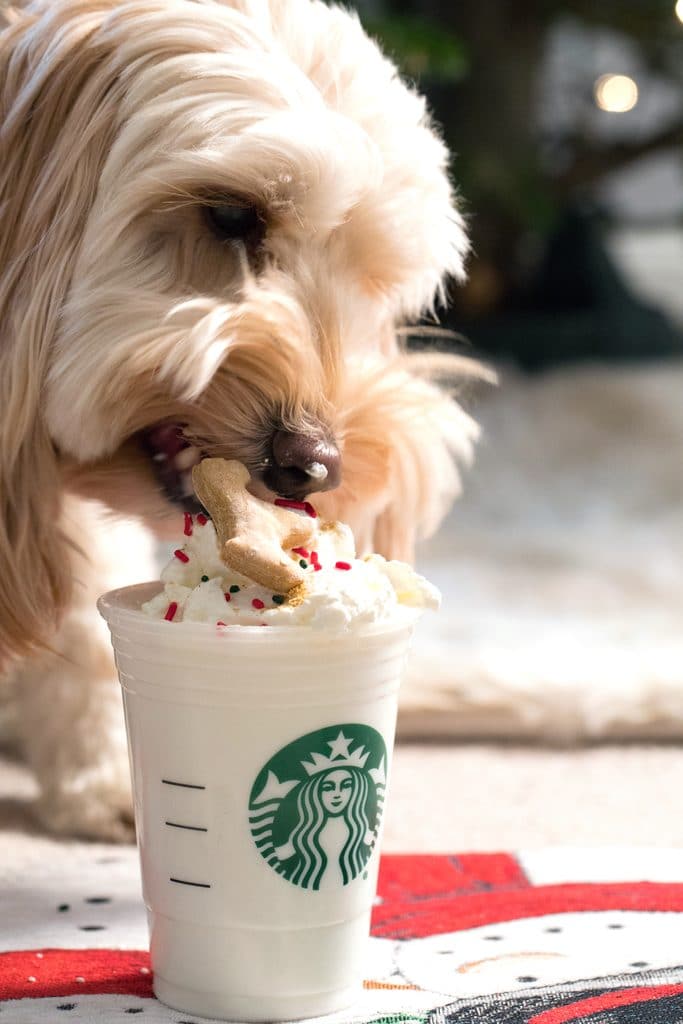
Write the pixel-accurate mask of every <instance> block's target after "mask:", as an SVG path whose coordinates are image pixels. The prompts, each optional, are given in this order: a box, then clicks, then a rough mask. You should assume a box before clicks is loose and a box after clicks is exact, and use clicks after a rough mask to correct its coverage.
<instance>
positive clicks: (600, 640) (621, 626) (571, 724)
mask: <svg viewBox="0 0 683 1024" xmlns="http://www.w3.org/2000/svg"><path fill="white" fill-rule="evenodd" d="M474 411H475V414H476V415H477V416H478V418H479V420H480V422H481V423H482V425H483V440H482V442H481V444H480V447H479V451H478V458H477V462H476V465H475V467H474V469H473V470H471V471H470V473H469V474H468V475H467V477H466V480H465V495H464V497H463V498H462V499H461V501H460V502H459V503H458V505H457V506H456V508H455V510H454V512H453V514H452V515H451V516H450V518H449V520H448V521H447V523H446V524H445V526H444V527H443V528H442V530H441V532H440V533H439V535H438V536H437V537H436V538H435V539H433V540H432V541H430V542H429V543H428V544H427V545H425V546H424V548H423V550H422V552H421V557H420V567H421V569H422V571H423V572H424V573H425V574H426V575H427V576H428V577H429V578H430V579H431V580H432V581H433V582H435V583H436V584H437V585H438V586H440V587H441V588H442V590H443V593H444V608H443V611H442V612H441V613H440V614H439V616H436V617H432V616H429V617H425V621H424V622H423V624H422V626H421V627H420V631H419V637H418V641H417V644H416V654H415V657H414V659H413V664H412V667H411V672H410V677H409V680H408V683H407V685H406V686H405V688H404V691H403V706H402V715H401V721H400V731H401V732H402V734H403V735H413V736H414V735H422V736H424V735H438V736H455V735H457V736H464V735H465V736H467V735H478V736H492V735H493V736H501V735H514V736H534V737H540V738H549V739H555V740H557V739H560V740H565V739H566V740H570V739H574V738H578V737H589V738H590V737H636V736H637V737H666V736H669V737H673V736H681V735H683V633H682V630H681V612H682V610H683V363H677V362H670V363H669V362H668V363H663V364H661V365H651V366H644V365H642V364H640V365H632V366H623V367H615V368H604V367H587V368H579V369H569V370H563V371H561V372H554V373H551V374H546V375H542V376H537V377H531V378H527V377H522V376H518V375H516V374H512V373H505V372H503V374H502V380H501V384H500V387H499V388H498V389H497V391H496V393H495V394H490V395H489V396H488V397H487V398H486V399H485V400H484V401H483V402H482V403H481V404H480V405H479V406H478V407H477V408H475V410H474Z"/></svg>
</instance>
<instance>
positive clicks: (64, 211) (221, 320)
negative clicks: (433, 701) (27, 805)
mask: <svg viewBox="0 0 683 1024" xmlns="http://www.w3.org/2000/svg"><path fill="white" fill-rule="evenodd" d="M5 17H6V20H7V23H8V24H7V27H6V28H5V29H4V31H3V33H2V34H1V35H0V107H1V116H0V208H1V209H2V217H3V230H2V232H1V233H0V566H1V567H2V572H1V573H0V663H2V664H3V665H4V667H5V669H6V670H9V672H10V675H11V679H12V681H13V688H14V689H13V692H14V698H13V699H14V701H15V707H16V709H18V711H19V734H20V738H21V740H22V742H23V746H24V751H25V754H26V756H27V758H28V760H29V762H30V763H31V764H32V765H33V767H34V768H35V770H36V772H37V774H38V777H39V781H40V783H41V786H42V798H41V803H40V813H41V815H42V817H43V820H44V821H45V822H46V823H47V824H48V825H49V826H50V827H52V828H54V829H56V830H60V831H80V832H84V833H87V834H90V835H99V836H103V837H110V836H117V835H123V834H126V828H127V824H126V821H125V819H126V817H127V814H128V806H129V796H128V784H127V767H126V763H125V747H124V744H123V741H122V730H121V722H120V712H119V710H118V693H117V689H116V685H115V675H114V670H113V664H112V661H111V657H110V655H109V649H108V643H107V638H106V636H105V631H104V629H103V627H102V626H101V624H100V623H99V622H98V620H97V615H96V612H95V611H94V599H95V597H96V596H97V594H98V593H100V592H102V591H103V590H105V589H107V588H108V587H110V586H111V585H112V583H113V582H118V581H120V582H126V583H129V582H133V581H135V580H136V579H140V578H143V577H145V576H149V575H150V574H151V573H152V572H153V568H152V566H151V563H150V561H149V559H148V557H147V554H145V550H146V549H145V543H146V542H145V541H144V540H142V539H139V538H138V539H136V540H132V539H131V534H130V532H129V531H128V532H126V533H125V537H124V535H120V536H119V535H117V534H116V532H115V531H114V528H113V526H112V525H111V523H112V520H111V514H112V513H116V514H118V515H120V516H121V515H122V516H125V517H127V518H129V519H130V518H131V517H132V518H133V519H135V520H137V521H138V522H143V523H144V524H146V526H147V527H149V528H151V529H152V530H153V531H154V532H155V533H156V534H157V535H165V536H172V535H177V534H178V533H179V532H180V528H179V511H178V508H177V507H176V506H174V505H173V504H171V503H169V502H168V501H167V500H166V499H165V497H164V496H163V494H162V492H161V490H160V488H159V485H158V483H157V478H156V476H155V474H154V472H153V468H152V466H151V464H150V460H149V458H148V456H147V455H145V453H144V452H143V450H142V448H141V446H140V443H139V437H140V433H139V432H140V431H143V430H145V429H146V428H149V427H150V426H151V425H152V424H155V423H158V422H167V421H172V422H179V423H182V424H184V425H185V435H186V437H187V438H188V439H189V440H190V441H191V442H192V444H193V445H194V446H196V448H198V449H200V450H201V451H202V452H203V453H204V454H209V455H213V456H224V457H229V458H237V459H240V460H242V461H243V462H245V463H246V464H247V465H248V466H249V467H250V469H251V470H252V472H253V473H254V475H255V477H256V476H258V469H259V467H260V466H262V465H263V464H264V460H265V458H266V453H267V445H268V443H269V439H270V437H271V435H272V431H273V429H274V425H282V426H285V427H287V428H288V429H291V430H299V431H302V430H306V429H307V427H308V426H309V425H310V424H322V425H324V428H325V430H326V431H328V432H329V433H330V434H332V435H334V436H335V437H336V440H337V443H338V445H339V448H340V450H341V451H342V456H343V474H344V475H343V482H342V484H341V486H340V487H339V489H338V490H336V491H333V492H330V493H328V494H325V495H321V496H320V497H319V499H317V504H318V506H319V507H320V510H321V512H322V513H323V514H324V515H326V516H333V517H335V518H337V517H338V518H342V519H345V520H346V521H348V522H349V523H350V524H351V525H352V526H353V528H354V530H355V531H356V535H357V538H358V542H359V547H360V548H361V549H366V548H369V547H371V546H374V547H376V548H377V549H378V550H380V551H383V552H385V553H386V554H389V555H393V556H397V557H402V558H410V556H411V553H412V548H413V542H414V539H415V536H416V535H417V534H419V533H427V532H430V531H432V530H433V529H434V528H435V527H436V525H437V524H438V522H439V520H440V518H441V515H442V514H443V512H444V511H445V509H446V507H447V506H448V504H449V502H450V500H451V498H452V497H453V495H454V494H455V492H456V490H457V486H458V477H457V470H456V465H455V459H457V458H458V457H460V458H463V459H466V458H467V457H468V456H469V452H470V446H471V441H472V439H473V437H474V432H475V431H474V426H473V424H472V422H471V420H470V419H469V418H468V417H467V416H466V415H465V414H464V413H463V412H462V410H461V409H460V407H459V406H458V405H457V404H456V403H455V402H454V401H453V400H452V399H451V398H450V397H448V396H447V395H446V394H445V393H444V392H443V391H441V390H440V389H439V388H437V387H436V386H435V385H434V384H432V383H430V382H429V378H430V376H432V375H433V372H434V371H436V372H437V373H438V374H440V375H443V373H444V370H445V369H446V370H447V372H449V373H452V372H453V371H454V370H455V371H462V372H465V373H468V372H471V369H470V368H469V367H468V366H467V364H466V363H465V362H464V361H463V363H462V364H455V363H452V364H450V365H448V366H447V367H445V365H444V360H440V359H437V360H436V362H434V357H432V358H431V359H430V358H425V357H422V358H421V357H418V356H408V355H406V354H405V353H404V352H403V351H402V348H401V345H400V344H399V341H398V337H399V334H400V331H399V330H398V329H399V328H400V327H401V325H404V324H406V323H409V322H410V321H412V320H414V319H415V318H417V317H419V316H420V315H422V314H424V313H425V312H428V311H430V310H433V307H434V303H435V301H436V300H437V299H438V298H439V297H441V296H442V288H443V282H444V280H445V278H446V276H447V275H449V274H451V275H456V276H458V275H460V274H461V273H462V263H463V258H464V255H465V252H466V240H465V234H464V231H463V226H462V222H461V218H460V216H459V214H458V213H457V212H456V210H455V208H454V205H453V197H452V192H451V189H450V186H449V183H448V179H447V175H446V166H447V154H446V150H445V148H444V146H443V144H442V142H441V141H440V140H439V138H438V137H437V135H436V134H435V133H434V131H433V129H432V127H431V125H430V122H429V118H428V116H427V114H426V112H425V105H424V101H423V100H422V99H421V98H420V97H419V96H418V95H417V94H416V93H415V92H413V91H412V90H411V89H409V88H408V87H407V86H406V85H405V84H404V83H402V82H401V80H400V79H399V78H398V76H397V73H396V70H395V68H394V67H393V65H392V64H391V63H390V62H389V61H388V60H387V59H386V58H384V57H383V56H382V55H381V53H380V52H379V50H378V49H377V47H376V45H375V44H374V42H372V41H371V40H370V39H368V37H367V36H366V35H365V34H364V33H363V31H362V29H361V27H360V25H359V23H358V21H357V19H356V18H355V17H354V16H352V15H350V14H349V13H347V12H345V11H343V10H341V9H339V8H334V7H327V6H325V5H324V4H322V3H319V2H317V0H33V2H31V3H28V4H27V5H26V6H25V7H22V8H21V9H18V8H10V9H6V11H5ZM229 197H238V199H239V201H240V202H244V203H248V204H250V205H253V207H254V208H256V209H258V211H259V212H260V216H261V218H262V220H263V222H264V223H265V224H266V225H267V230H266V234H265V238H264V239H263V242H262V244H261V245H260V246H259V248H258V251H257V252H249V251H247V248H246V247H245V246H242V247H240V246H235V245H226V244H225V242H223V241H220V240H219V239H217V238H216V237H215V235H214V234H212V232H211V231H210V230H209V229H208V226H207V218H206V210H207V207H211V206H212V205H215V204H217V203H221V202H225V201H226V199H227V198H229ZM117 529H120V527H117ZM22 659H23V660H22Z"/></svg>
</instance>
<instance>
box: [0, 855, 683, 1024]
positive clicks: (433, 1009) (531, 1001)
mask: <svg viewBox="0 0 683 1024" xmlns="http://www.w3.org/2000/svg"><path fill="white" fill-rule="evenodd" d="M146 948H147V931H146V921H145V915H144V908H143V905H142V901H141V896H140V882H139V873H138V862H137V852H136V851H135V850H134V849H129V848H111V850H108V851H103V848H101V847H100V848H96V847H93V848H89V847H86V846H77V847H75V849H74V851H73V852H72V854H71V855H70V856H65V857H60V858H57V859H55V860H51V862H50V863H34V864H32V865H29V866H28V867H27V868H25V869H23V870H22V871H19V870H13V871H12V872H4V873H2V874H1V875H0V1024H43V1022H45V1024H47V1022H51V1024H55V1022H56V1024H62V1022H63V1024H76V1022H79V1024H85V1022H88V1024H89V1022H97V1024H126V1022H129V1021H131V1020H132V1019H133V1018H135V1019H137V1020H139V1021H140V1022H141V1024H162V1022H163V1024H197V1022H199V1021H201V1020H202V1018H200V1017H197V1016H196V1015H192V1014H187V1013H184V1012H180V1011H174V1010H171V1009H169V1008H168V1007H165V1006H163V1005H162V1004H161V1003H159V1002H157V1001H156V1000H155V999H154V996H153V993H152V974H151V968H150V963H149V956H148V953H147V952H146ZM324 1020H325V1022H326V1024H342V1022H343V1024H380V1022H383V1024H416V1022H421V1024H431V1022H433V1024H456V1022H457V1024H475V1022H476V1024H481V1022H482V1021H486V1022H487V1024H564V1022H590V1024H645V1022H648V1024H651V1022H657V1024H680V1022H681V1021H683V850H682V851H677V850H660V849H631V850H629V849H593V850H583V849H547V850H540V851H529V852H523V853H517V854H509V853H484V854H476V853H466V854H454V855H452V856H443V855H434V856H424V855H419V856H412V855H390V856H385V857H384V858H383V859H382V863H381V869H380V879H379V890H378V896H377V899H376V905H375V908H374V913H373V936H372V939H371V941H370V944H369V947H368V954H367V968H366V981H365V986H364V991H363V995H362V998H361V999H360V1001H359V1003H358V1004H357V1005H356V1006H355V1007H354V1008H353V1009H352V1010H350V1011H345V1012H343V1013H339V1014H335V1015H332V1016H330V1017H326V1018H325V1019H324Z"/></svg>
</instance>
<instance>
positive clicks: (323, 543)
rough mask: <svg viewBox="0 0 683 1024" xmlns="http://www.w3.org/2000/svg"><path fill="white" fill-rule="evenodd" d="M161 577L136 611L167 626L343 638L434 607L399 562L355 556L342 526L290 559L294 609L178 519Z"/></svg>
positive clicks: (436, 597) (204, 524)
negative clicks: (298, 582) (297, 578)
mask: <svg viewBox="0 0 683 1024" xmlns="http://www.w3.org/2000/svg"><path fill="white" fill-rule="evenodd" d="M183 539H184V543H183V545H182V547H178V548H177V549H176V550H175V552H174V554H173V557H172V558H171V560H170V561H169V563H168V565H167V566H166V568H165V569H164V570H163V571H162V573H161V580H162V582H163V584H164V588H163V590H162V591H161V592H160V593H159V594H157V595H156V596H155V597H154V598H152V600H151V601H148V602H147V603H146V604H143V605H142V610H143V611H144V612H145V613H146V614H147V615H150V616H152V617H153V618H157V619H167V620H168V621H172V622H181V621H185V622H209V623H214V624H216V625H217V626H219V627H228V626H235V625H240V626H262V625H266V626H270V625H272V626H288V625H292V626H310V627H312V628H314V629H320V630H331V631H334V632H343V631H344V630H350V629H353V628H354V627H355V626H356V625H361V624H363V625H366V624H371V623H376V622H385V621H387V620H388V619H390V618H391V617H392V615H393V614H394V613H395V611H396V609H397V608H398V606H400V605H404V606H409V607H412V608H420V609H425V608H432V609H437V608H438V607H439V605H440V602H441V597H440V594H439V591H438V590H437V589H436V587H434V586H432V584H431V583H429V582H428V581H427V580H426V579H424V577H423V576H420V575H419V574H418V573H416V572H415V571H414V570H413V569H412V568H411V567H410V566H409V565H406V564H405V563H404V562H395V561H387V560H385V559H384V558H382V557H381V555H368V556H367V557H365V558H357V557H356V548H355V542H354V538H353V534H352V533H351V530H350V528H349V527H348V526H346V525H345V524H343V523H325V522H323V523H319V525H318V524H317V531H316V535H315V538H314V542H313V543H312V544H311V545H310V546H309V547H308V548H296V549H293V550H292V551H290V552H289V555H290V557H291V558H292V559H293V560H295V561H296V562H298V564H299V565H300V567H301V568H302V569H303V570H304V575H305V591H304V596H303V599H302V600H301V601H300V603H289V601H288V600H287V596H286V595H285V594H277V593H274V592H273V591H271V590H268V589H266V588H265V587H262V586H260V585H259V584H257V583H254V582H253V581H252V580H249V579H247V578H246V577H244V576H241V575H239V574H238V573H235V572H233V571H232V570H231V569H229V568H228V567H227V566H226V565H225V564H224V563H223V562H222V560H221V558H220V555H219V550H218V541H217V538H216V531H215V530H214V527H213V523H212V522H211V520H210V519H208V518H207V517H206V516H204V515H199V516H190V515H186V516H185V536H184V538H183Z"/></svg>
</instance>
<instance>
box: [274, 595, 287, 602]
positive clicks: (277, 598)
mask: <svg viewBox="0 0 683 1024" xmlns="http://www.w3.org/2000/svg"><path fill="white" fill-rule="evenodd" d="M273 601H274V602H275V604H284V603H285V599H284V597H283V596H282V594H273Z"/></svg>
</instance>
